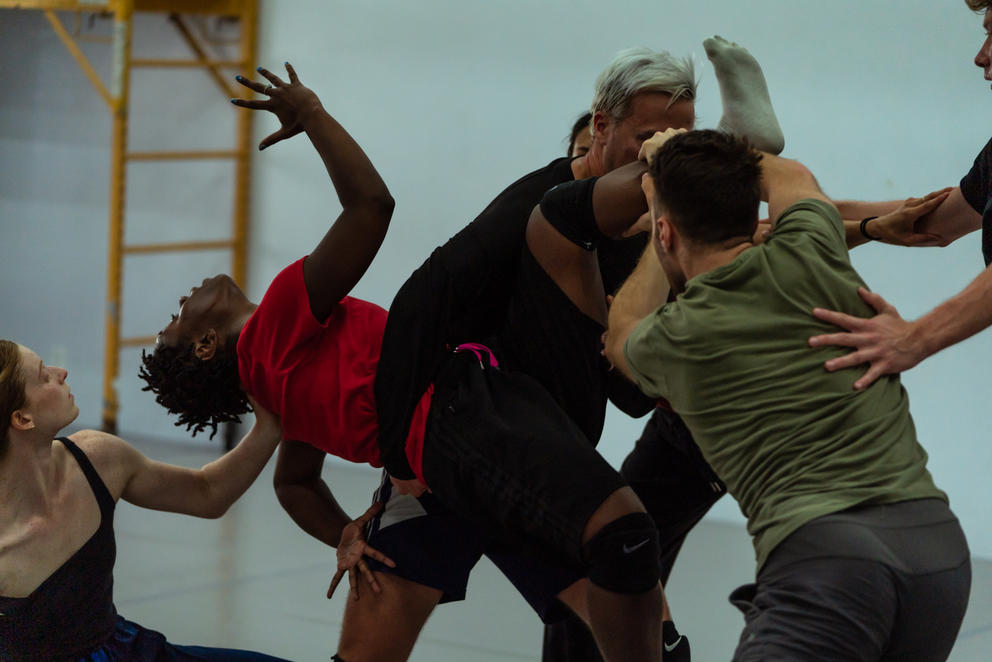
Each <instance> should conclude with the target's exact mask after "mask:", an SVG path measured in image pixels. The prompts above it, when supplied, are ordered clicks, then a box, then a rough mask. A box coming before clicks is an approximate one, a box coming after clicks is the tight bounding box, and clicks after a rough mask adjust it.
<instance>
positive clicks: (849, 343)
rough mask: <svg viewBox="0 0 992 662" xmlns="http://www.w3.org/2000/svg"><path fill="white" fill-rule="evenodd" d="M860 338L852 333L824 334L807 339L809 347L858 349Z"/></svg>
mask: <svg viewBox="0 0 992 662" xmlns="http://www.w3.org/2000/svg"><path fill="white" fill-rule="evenodd" d="M860 342H861V337H860V336H857V335H855V334H853V333H847V332H844V333H825V334H823V335H819V336H813V337H812V338H810V339H809V345H810V347H822V346H823V345H836V346H838V347H858V346H859V344H860Z"/></svg>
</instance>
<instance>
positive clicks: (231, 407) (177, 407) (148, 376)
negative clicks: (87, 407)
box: [138, 343, 251, 439]
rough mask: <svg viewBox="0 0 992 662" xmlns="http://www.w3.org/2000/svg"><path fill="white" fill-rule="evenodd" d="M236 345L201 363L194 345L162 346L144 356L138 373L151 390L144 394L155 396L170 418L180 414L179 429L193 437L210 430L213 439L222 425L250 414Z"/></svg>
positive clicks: (144, 353) (177, 423)
mask: <svg viewBox="0 0 992 662" xmlns="http://www.w3.org/2000/svg"><path fill="white" fill-rule="evenodd" d="M234 345H235V343H226V344H225V346H223V347H221V348H218V350H217V353H216V354H215V355H214V357H213V359H211V360H209V361H201V360H200V359H198V358H197V357H196V355H195V354H193V345H191V344H190V345H185V346H182V347H170V346H168V345H164V344H161V343H160V344H159V345H158V346H157V347H155V350H154V351H153V352H152V353H151V354H148V353H147V352H145V351H142V352H141V363H142V367H141V369H140V370H139V371H138V376H139V377H141V378H142V379H143V380H145V382H146V383H147V384H148V386H145V387H144V388H143V389H141V390H142V391H151V392H152V393H154V394H155V401H156V402H157V403H159V404H160V405H162V406H163V407H165V408H166V409H167V410H168V411H169V413H170V414H178V415H179V420H178V421H176V425H185V426H186V429H187V430H193V436H194V437H195V436H196V433H197V432H202V431H203V430H204V429H206V427H207V426H210V427H211V428H212V431H211V433H210V438H211V439H213V438H214V435H216V434H217V426H218V425H219V424H220V423H232V422H233V423H240V422H241V418H240V416H239V414H244V413H247V412H249V411H251V407H250V406H249V405H248V398H247V397H246V396H245V392H244V391H242V390H241V382H240V379H239V377H238V365H237V353H236V351H235V349H234Z"/></svg>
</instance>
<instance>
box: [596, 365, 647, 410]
mask: <svg viewBox="0 0 992 662" xmlns="http://www.w3.org/2000/svg"><path fill="white" fill-rule="evenodd" d="M606 379H607V382H606V394H607V397H609V399H610V402H612V403H613V405H614V406H615V407H616V408H617V409H619V410H620V411H622V412H623V413H625V414H627V415H628V416H630V417H631V418H640V417H641V416H644V415H645V414H647V413H648V412H652V411H654V409H655V406H656V405H657V404H658V398H651V397H648V396H646V395H644V393H643V392H642V391H641V389H640V388H638V387H637V384H635V383H634V382H632V381H630V380H629V379H627V378H626V377H624V375H623V373H621V372H620V371H619V370H610V373H609V375H607V378H606Z"/></svg>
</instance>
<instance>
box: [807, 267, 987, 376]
mask: <svg viewBox="0 0 992 662" xmlns="http://www.w3.org/2000/svg"><path fill="white" fill-rule="evenodd" d="M858 294H860V295H861V298H862V299H864V300H865V301H866V302H867V303H868V304H870V305H871V306H872V307H873V308H874V309H875V310H876V311H877V312H878V315H876V316H875V317H872V318H870V319H862V318H860V317H853V316H851V315H845V314H844V313H838V312H835V311H832V310H824V309H822V308H816V309H814V310H813V315H814V316H816V317H817V318H819V319H821V320H824V321H825V322H830V323H831V324H836V325H837V326H839V327H841V328H843V329H845V331H844V332H841V333H828V334H823V335H819V336H813V337H812V338H810V339H809V344H810V345H812V346H813V347H820V346H823V345H839V346H841V347H851V348H853V349H854V351H853V352H851V353H850V354H846V355H844V356H841V357H839V358H836V359H831V360H829V361H827V362H826V364H825V367H826V369H827V370H829V371H831V372H833V371H834V370H841V369H843V368H849V367H851V366H856V365H860V364H862V363H867V364H868V370H867V371H866V372H865V374H864V375H862V376H861V377H860V378H859V379H858V380H857V381H856V382H854V388H855V389H858V390H860V389H863V388H866V387H868V386H869V385H871V383H872V382H874V381H875V380H876V379H878V378H879V377H881V376H882V375H892V374H896V373H899V372H902V371H904V370H909V369H910V368H912V367H913V366H915V365H916V364H917V363H919V362H920V361H922V360H923V359H925V358H927V357H928V356H930V355H932V354H936V353H937V352H939V351H940V350H942V349H944V348H945V347H950V346H951V345H953V344H955V343H957V342H960V341H962V340H964V339H965V338H968V337H970V336H973V335H974V334H976V333H978V332H979V331H982V330H983V329H986V328H988V327H989V326H990V325H992V306H990V305H989V302H990V301H992V267H988V268H986V269H985V271H983V272H982V273H981V274H980V275H979V276H978V277H977V278H976V279H975V280H973V281H972V282H971V283H970V284H969V285H968V287H966V288H965V289H964V290H962V292H961V293H960V294H958V295H957V296H955V297H953V298H951V299H948V300H947V301H945V302H944V303H942V304H941V305H939V306H937V307H936V308H934V309H933V310H932V311H931V312H929V313H927V314H926V315H924V316H923V317H921V318H919V319H917V320H916V321H914V322H907V321H906V320H904V319H903V318H902V317H900V315H899V311H897V310H896V309H895V307H894V306H892V305H891V304H889V303H888V302H886V301H885V299H883V298H882V297H881V296H879V295H878V294H874V293H872V292H869V291H867V290H865V289H863V288H862V289H859V290H858Z"/></svg>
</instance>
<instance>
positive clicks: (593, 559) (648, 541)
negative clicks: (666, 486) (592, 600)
mask: <svg viewBox="0 0 992 662" xmlns="http://www.w3.org/2000/svg"><path fill="white" fill-rule="evenodd" d="M582 554H583V556H584V557H585V561H586V565H587V567H588V572H589V581H591V582H592V583H593V584H595V585H596V586H598V587H600V588H604V589H606V590H607V591H613V592H614V593H643V592H645V591H647V590H650V589H651V588H653V587H654V586H655V585H657V583H658V580H659V579H660V578H661V569H660V566H659V563H658V557H659V556H660V555H661V547H660V546H659V544H658V529H656V528H655V526H654V522H653V521H652V520H651V518H650V517H649V516H648V514H647V513H631V514H629V515H624V516H623V517H620V518H618V519H615V520H613V521H612V522H610V523H609V524H607V525H606V526H604V527H603V528H602V529H600V530H599V532H598V533H597V534H596V535H594V536H593V537H592V538H591V539H590V540H589V542H587V543H586V544H585V545H583V546H582Z"/></svg>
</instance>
